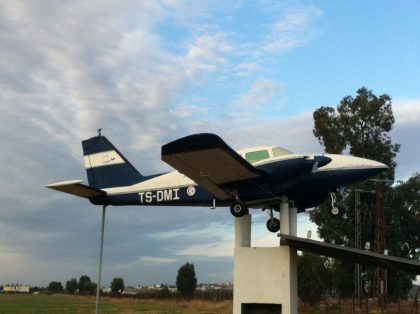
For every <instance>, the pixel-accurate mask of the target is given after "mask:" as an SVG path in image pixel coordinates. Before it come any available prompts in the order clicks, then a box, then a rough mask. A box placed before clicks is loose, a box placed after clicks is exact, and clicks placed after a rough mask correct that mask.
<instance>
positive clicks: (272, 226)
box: [267, 217, 280, 232]
mask: <svg viewBox="0 0 420 314" xmlns="http://www.w3.org/2000/svg"><path fill="white" fill-rule="evenodd" d="M267 229H268V231H270V232H278V231H279V230H280V220H279V219H278V218H274V217H273V218H270V219H268V220H267Z"/></svg>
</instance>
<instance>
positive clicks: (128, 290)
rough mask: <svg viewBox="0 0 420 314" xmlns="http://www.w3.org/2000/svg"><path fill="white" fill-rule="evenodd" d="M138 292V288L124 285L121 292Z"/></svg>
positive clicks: (131, 293) (130, 293) (132, 293)
mask: <svg viewBox="0 0 420 314" xmlns="http://www.w3.org/2000/svg"><path fill="white" fill-rule="evenodd" d="M137 293H139V289H138V288H135V287H125V288H124V291H123V292H122V294H129V295H135V294H137Z"/></svg>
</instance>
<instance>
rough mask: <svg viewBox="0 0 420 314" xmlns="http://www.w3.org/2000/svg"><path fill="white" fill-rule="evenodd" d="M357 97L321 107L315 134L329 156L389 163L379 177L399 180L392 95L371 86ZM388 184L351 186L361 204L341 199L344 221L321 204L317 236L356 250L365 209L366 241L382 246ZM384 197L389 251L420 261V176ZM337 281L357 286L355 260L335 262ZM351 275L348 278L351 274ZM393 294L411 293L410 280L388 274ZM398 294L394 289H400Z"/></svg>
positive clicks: (316, 218)
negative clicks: (380, 219) (380, 224)
mask: <svg viewBox="0 0 420 314" xmlns="http://www.w3.org/2000/svg"><path fill="white" fill-rule="evenodd" d="M356 93H357V95H356V97H352V96H346V97H344V98H343V99H342V100H341V102H340V104H339V105H338V106H337V108H332V107H321V108H319V109H317V110H316V111H315V112H314V115H313V117H314V129H313V134H314V135H315V136H316V137H317V139H318V141H319V142H320V144H321V145H323V146H324V148H325V151H326V152H328V153H343V152H349V153H350V154H352V155H355V156H358V157H364V158H368V159H373V160H377V161H380V162H382V163H385V164H386V165H388V166H389V170H388V171H387V172H386V173H383V174H382V175H379V176H378V177H377V178H378V179H381V180H383V179H390V180H391V181H392V180H393V179H394V172H395V167H396V162H395V157H396V154H397V153H398V151H399V148H400V145H399V144H395V143H392V141H391V138H390V135H389V132H390V131H391V130H392V127H393V124H394V122H395V120H394V116H393V113H392V102H391V98H390V97H389V96H388V95H385V94H384V95H381V96H376V95H374V94H373V93H372V91H370V90H368V89H366V88H360V89H359V90H357V92H356ZM381 184H384V183H383V182H375V181H371V180H369V181H366V182H364V183H361V184H357V185H354V186H351V187H350V188H351V189H352V190H353V191H354V190H355V189H358V190H359V191H361V192H360V194H359V195H360V202H357V201H356V195H355V193H354V192H350V193H347V194H344V195H343V196H338V200H339V202H341V204H342V205H344V207H346V209H347V214H346V216H345V217H344V218H341V219H334V218H331V217H330V215H329V208H330V206H331V205H330V204H329V202H325V203H324V204H321V206H320V207H319V208H317V210H315V211H313V212H312V213H311V220H312V221H314V222H315V223H316V224H317V225H318V233H319V236H320V237H321V238H323V239H324V240H325V241H327V242H332V241H334V242H335V243H337V244H344V245H347V246H353V247H357V243H356V241H355V227H354V226H355V221H356V217H355V210H354V209H355V207H356V203H357V206H359V208H360V211H361V217H360V218H361V243H362V246H364V244H365V243H366V242H370V243H371V246H372V247H373V248H375V247H376V246H377V243H376V242H375V241H376V237H375V231H376V229H375V228H376V221H377V217H376V212H377V208H378V206H380V205H378V204H379V203H378V199H380V198H379V192H378V191H379V190H380V188H379V187H380V185H381ZM384 190H385V191H384V192H385V193H384V194H383V195H384V199H383V206H384V218H385V222H384V225H385V248H386V249H388V251H389V254H391V255H394V256H400V257H406V258H418V257H419V254H420V252H419V249H418V248H419V247H420V243H419V241H420V230H419V229H418V225H419V224H418V223H419V216H420V211H419V209H418V207H419V192H418V191H419V175H416V176H414V177H413V178H411V179H410V180H408V181H407V182H406V183H400V184H398V185H396V186H392V187H386V188H385V189H384ZM336 266H338V268H336V269H333V270H332V271H333V273H334V275H333V278H337V279H338V282H337V283H338V284H339V282H340V281H341V282H349V280H350V282H352V280H351V278H345V277H349V276H348V274H353V271H354V268H353V267H354V266H353V263H350V262H345V261H342V262H339V263H336ZM346 274H347V275H346ZM388 279H389V280H388V293H389V295H390V296H391V295H398V294H401V291H403V293H406V292H407V289H406V288H407V286H409V285H408V284H407V282H408V283H409V282H410V277H408V276H406V275H401V274H399V275H397V274H396V273H394V272H389V274H388ZM334 289H336V292H337V293H338V294H339V295H343V296H348V293H350V291H349V289H346V287H345V286H344V287H341V288H340V287H339V285H338V286H337V285H336V286H335V288H334ZM397 290H398V292H396V293H394V292H393V291H397Z"/></svg>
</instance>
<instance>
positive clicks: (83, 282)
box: [79, 275, 96, 293]
mask: <svg viewBox="0 0 420 314" xmlns="http://www.w3.org/2000/svg"><path fill="white" fill-rule="evenodd" d="M79 290H80V293H95V290H96V284H95V283H94V282H92V281H91V280H90V277H89V276H87V275H82V276H81V277H80V279H79Z"/></svg>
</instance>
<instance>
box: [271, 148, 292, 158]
mask: <svg viewBox="0 0 420 314" xmlns="http://www.w3.org/2000/svg"><path fill="white" fill-rule="evenodd" d="M289 154H292V152H291V151H289V150H287V149H284V148H281V147H274V148H273V156H274V157H278V156H283V155H289Z"/></svg>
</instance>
